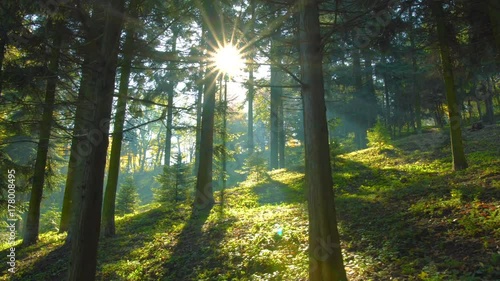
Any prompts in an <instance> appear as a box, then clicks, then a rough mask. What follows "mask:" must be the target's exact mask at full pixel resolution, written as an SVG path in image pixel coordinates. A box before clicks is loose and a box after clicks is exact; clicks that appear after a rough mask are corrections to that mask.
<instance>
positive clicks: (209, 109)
mask: <svg viewBox="0 0 500 281" xmlns="http://www.w3.org/2000/svg"><path fill="white" fill-rule="evenodd" d="M217 5H218V2H212V1H203V3H202V7H201V15H202V17H203V20H204V21H205V24H206V26H210V27H211V28H210V29H209V30H208V33H207V40H206V42H207V46H208V53H215V52H216V50H215V46H217V42H218V40H219V38H220V36H218V34H220V32H221V22H220V13H219V12H218V11H219V9H218V7H217ZM205 78H206V79H205V86H204V91H205V92H204V101H203V112H202V120H201V133H200V161H199V167H198V176H197V181H196V195H195V200H194V205H195V207H196V208H198V209H209V208H211V207H212V206H213V204H214V203H215V201H214V195H213V180H212V168H213V163H212V160H213V150H214V144H213V140H214V113H215V94H216V85H215V84H216V82H217V70H216V69H214V67H213V66H209V67H208V68H207V70H206V77H205Z"/></svg>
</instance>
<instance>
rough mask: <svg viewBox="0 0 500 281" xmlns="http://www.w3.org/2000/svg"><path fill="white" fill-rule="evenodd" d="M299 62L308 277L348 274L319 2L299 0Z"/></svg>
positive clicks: (334, 279)
mask: <svg viewBox="0 0 500 281" xmlns="http://www.w3.org/2000/svg"><path fill="white" fill-rule="evenodd" d="M300 4H301V7H300V8H301V12H300V25H299V35H300V65H301V74H302V82H303V85H302V100H303V105H304V129H305V159H306V169H305V171H306V188H307V190H308V209H309V280H311V281H344V280H347V277H346V272H345V269H344V264H343V260H342V253H341V250H340V238H339V233H338V229H337V215H336V213H335V202H334V194H333V181H332V173H331V166H330V154H329V153H328V151H329V147H328V126H327V121H326V106H325V96H324V95H325V91H324V84H323V70H322V53H321V49H322V48H321V36H320V28H319V11H318V2H317V1H315V0H300Z"/></svg>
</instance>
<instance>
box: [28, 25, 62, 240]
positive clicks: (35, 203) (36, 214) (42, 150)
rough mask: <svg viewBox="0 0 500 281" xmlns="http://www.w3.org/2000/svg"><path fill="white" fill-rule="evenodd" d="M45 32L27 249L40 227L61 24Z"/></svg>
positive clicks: (50, 26)
mask: <svg viewBox="0 0 500 281" xmlns="http://www.w3.org/2000/svg"><path fill="white" fill-rule="evenodd" d="M48 25H49V30H51V31H52V32H53V36H54V37H53V40H52V45H53V46H54V48H52V51H51V54H50V61H49V67H48V77H49V78H47V85H46V88H45V101H44V103H43V113H42V121H41V122H40V139H39V141H38V148H37V154H36V161H35V170H34V174H33V186H32V188H31V197H30V204H29V209H28V214H27V217H26V229H25V231H24V237H23V244H25V245H30V244H33V243H35V242H36V241H37V240H38V232H39V224H40V203H41V202H42V194H43V186H44V183H45V166H46V165H47V154H48V151H49V140H50V132H51V130H52V114H53V112H54V102H55V95H56V86H57V82H58V73H57V72H58V70H59V57H60V53H61V50H60V49H61V44H62V32H63V28H64V23H63V22H62V21H59V20H58V21H53V20H49V23H48Z"/></svg>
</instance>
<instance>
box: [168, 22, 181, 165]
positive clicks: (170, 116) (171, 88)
mask: <svg viewBox="0 0 500 281" xmlns="http://www.w3.org/2000/svg"><path fill="white" fill-rule="evenodd" d="M174 29H175V30H174V32H173V35H172V52H173V53H175V52H176V51H177V35H178V34H179V32H178V30H177V29H176V28H174ZM168 65H169V68H170V69H172V70H169V71H170V75H169V81H168V82H167V83H168V84H167V95H168V98H167V100H168V107H167V133H166V138H165V166H167V167H169V166H170V160H171V159H170V158H171V157H172V155H171V151H172V123H173V110H174V94H175V85H176V84H177V83H176V82H175V81H174V80H175V79H176V78H175V77H174V75H173V72H174V71H175V70H173V69H174V68H175V67H174V66H175V65H174V63H172V62H169V63H168Z"/></svg>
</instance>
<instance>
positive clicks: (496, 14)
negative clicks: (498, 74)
mask: <svg viewBox="0 0 500 281" xmlns="http://www.w3.org/2000/svg"><path fill="white" fill-rule="evenodd" d="M487 7H488V9H487V10H488V14H489V17H490V22H491V29H492V31H493V37H494V38H495V45H496V49H497V55H496V62H497V65H498V67H500V4H499V3H498V0H487Z"/></svg>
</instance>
